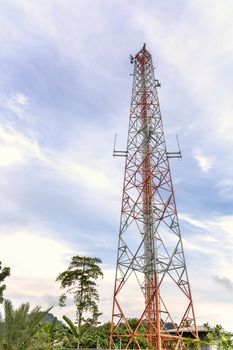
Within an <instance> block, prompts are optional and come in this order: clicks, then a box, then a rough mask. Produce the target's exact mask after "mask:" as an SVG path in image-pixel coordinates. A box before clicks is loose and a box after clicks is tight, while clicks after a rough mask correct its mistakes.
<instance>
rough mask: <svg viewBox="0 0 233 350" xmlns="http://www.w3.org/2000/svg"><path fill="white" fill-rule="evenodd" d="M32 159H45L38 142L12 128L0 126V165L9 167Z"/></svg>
mask: <svg viewBox="0 0 233 350" xmlns="http://www.w3.org/2000/svg"><path fill="white" fill-rule="evenodd" d="M32 158H36V159H39V160H44V159H45V158H44V155H43V152H42V151H41V149H40V147H39V145H38V144H37V142H36V141H34V140H32V139H29V138H27V137H26V136H24V135H23V134H22V133H20V132H18V131H17V130H16V129H15V128H13V127H11V126H6V127H5V126H3V125H0V165H1V166H9V165H13V164H15V163H22V162H25V161H27V160H30V159H32Z"/></svg>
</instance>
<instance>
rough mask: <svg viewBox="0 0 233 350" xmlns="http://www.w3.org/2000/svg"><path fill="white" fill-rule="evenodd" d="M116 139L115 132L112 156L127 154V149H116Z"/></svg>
mask: <svg viewBox="0 0 233 350" xmlns="http://www.w3.org/2000/svg"><path fill="white" fill-rule="evenodd" d="M116 141H117V133H115V137H114V145H113V157H126V156H127V154H128V152H127V151H117V150H116Z"/></svg>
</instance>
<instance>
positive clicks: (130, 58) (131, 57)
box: [129, 55, 134, 64]
mask: <svg viewBox="0 0 233 350" xmlns="http://www.w3.org/2000/svg"><path fill="white" fill-rule="evenodd" d="M129 60H130V63H131V64H133V63H134V57H133V55H129Z"/></svg>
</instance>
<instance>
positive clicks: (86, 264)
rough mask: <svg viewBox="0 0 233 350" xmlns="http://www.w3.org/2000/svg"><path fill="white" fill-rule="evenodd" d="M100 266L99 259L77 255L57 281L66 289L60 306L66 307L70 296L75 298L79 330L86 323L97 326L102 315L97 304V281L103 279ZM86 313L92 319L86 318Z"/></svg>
mask: <svg viewBox="0 0 233 350" xmlns="http://www.w3.org/2000/svg"><path fill="white" fill-rule="evenodd" d="M99 264H101V260H100V259H98V258H90V257H86V256H83V257H81V256H78V255H76V256H74V257H73V258H72V260H71V263H70V266H69V267H68V269H67V270H66V271H64V272H62V273H60V274H59V275H58V277H57V279H56V281H59V282H60V283H61V288H62V289H65V292H64V293H63V294H62V295H61V296H60V299H59V303H60V305H61V306H64V305H65V302H66V298H67V295H68V294H71V295H72V296H73V298H74V303H75V305H76V319H77V326H78V329H80V328H81V326H82V325H83V323H84V322H88V323H89V324H90V325H96V324H97V322H98V317H99V315H100V313H99V309H98V304H97V302H98V301H99V294H98V291H97V283H96V280H97V279H98V278H99V277H103V273H102V271H101V268H100V266H99ZM84 313H87V314H89V316H90V317H89V318H88V317H84Z"/></svg>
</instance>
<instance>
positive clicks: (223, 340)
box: [204, 323, 233, 350]
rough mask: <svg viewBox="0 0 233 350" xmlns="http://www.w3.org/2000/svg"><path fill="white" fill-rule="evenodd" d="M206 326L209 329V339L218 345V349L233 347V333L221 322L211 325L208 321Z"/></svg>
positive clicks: (229, 349)
mask: <svg viewBox="0 0 233 350" xmlns="http://www.w3.org/2000/svg"><path fill="white" fill-rule="evenodd" d="M204 326H205V327H206V328H207V330H208V335H207V339H208V341H209V343H211V344H215V345H217V349H218V350H232V349H233V333H231V332H227V331H225V329H224V328H223V327H222V326H221V325H220V324H217V325H216V326H214V327H211V326H210V325H209V324H208V323H206V324H205V325H204Z"/></svg>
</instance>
